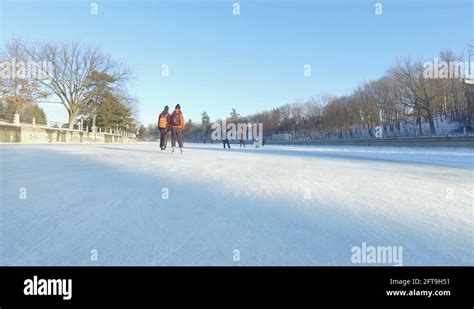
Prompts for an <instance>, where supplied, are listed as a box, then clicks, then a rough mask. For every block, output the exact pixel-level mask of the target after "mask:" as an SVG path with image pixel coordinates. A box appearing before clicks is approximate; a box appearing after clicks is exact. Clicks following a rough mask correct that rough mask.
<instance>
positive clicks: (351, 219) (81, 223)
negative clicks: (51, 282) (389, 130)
mask: <svg viewBox="0 0 474 309" xmlns="http://www.w3.org/2000/svg"><path fill="white" fill-rule="evenodd" d="M221 147H222V145H220V144H213V145H211V144H207V145H203V144H186V145H185V152H184V154H180V153H175V154H171V153H170V151H168V152H166V153H160V152H159V146H158V144H157V143H138V144H130V145H120V144H102V145H97V144H86V145H73V144H72V145H67V144H65V145H61V144H54V145H1V146H0V155H1V165H0V171H1V178H0V181H1V186H0V188H1V189H0V190H1V191H0V197H1V200H0V202H1V208H0V236H1V237H0V264H1V265H354V264H352V262H351V254H352V253H351V248H353V247H354V246H361V244H367V245H370V246H394V247H395V246H396V247H401V248H403V265H474V225H473V218H474V210H473V209H474V208H473V192H474V182H473V176H474V174H473V168H474V151H473V150H471V149H448V148H404V147H397V148H395V147H348V146H347V147H343V146H337V147H327V146H321V147H317V146H311V147H309V146H308V147H305V146H271V145H268V146H266V147H264V148H263V149H253V148H250V147H249V148H247V149H238V148H237V149H236V148H235V146H234V147H233V148H232V149H231V150H224V149H222V148H221Z"/></svg>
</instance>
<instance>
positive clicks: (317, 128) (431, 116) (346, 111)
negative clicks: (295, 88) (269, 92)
mask: <svg viewBox="0 0 474 309" xmlns="http://www.w3.org/2000/svg"><path fill="white" fill-rule="evenodd" d="M470 47H471V49H472V46H470ZM464 58H465V54H460V55H456V54H455V53H454V52H452V51H450V50H444V51H442V52H441V53H440V54H439V58H438V59H439V62H440V63H441V62H445V63H459V62H468V61H467V59H464ZM431 61H433V60H431ZM426 69H427V66H426V61H421V60H412V59H410V58H405V59H402V60H397V61H395V63H394V64H393V65H392V66H391V67H390V68H389V69H388V70H387V71H386V73H385V74H384V75H383V76H382V77H381V78H379V79H377V80H375V81H370V82H366V83H363V84H361V85H359V86H358V87H357V88H356V89H355V90H354V91H353V92H351V93H350V94H348V95H343V96H334V95H331V94H319V95H316V96H313V97H310V98H309V99H307V100H304V101H296V102H293V103H289V104H285V105H282V106H279V107H276V108H273V109H272V110H267V111H263V112H259V113H256V114H253V115H247V116H240V115H239V114H238V113H237V111H236V110H235V109H233V110H232V111H231V112H230V114H229V116H228V117H227V118H226V121H227V123H229V122H235V123H245V122H251V123H255V122H258V123H263V127H264V136H265V137H266V138H267V139H271V138H272V136H274V135H275V134H287V135H290V136H291V137H292V138H294V139H318V138H333V137H334V138H367V137H374V134H375V128H376V127H377V126H380V127H382V129H383V133H384V135H385V136H419V135H432V134H436V133H438V131H439V129H438V128H440V127H441V123H442V122H449V123H455V124H456V125H457V126H458V127H466V128H467V129H468V130H472V121H473V113H474V103H473V98H472V93H473V89H472V87H473V85H472V84H468V83H466V82H465V81H464V79H463V78H452V77H450V76H451V75H449V74H447V73H448V72H445V73H446V74H444V75H443V74H439V77H438V78H428V77H426ZM449 69H451V68H449V67H444V68H442V69H441V70H440V71H443V70H449ZM216 121H221V120H219V119H218V120H216ZM211 126H212V122H211V120H210V118H209V116H208V114H207V112H203V113H202V115H201V123H200V124H195V123H191V122H190V123H189V127H188V129H187V131H186V132H185V133H186V135H185V136H186V137H187V138H188V139H191V140H196V141H198V140H200V141H206V140H209V138H210V131H211ZM443 133H444V132H443Z"/></svg>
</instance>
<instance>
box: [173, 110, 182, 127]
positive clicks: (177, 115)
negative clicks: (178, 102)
mask: <svg viewBox="0 0 474 309" xmlns="http://www.w3.org/2000/svg"><path fill="white" fill-rule="evenodd" d="M180 116H181V113H173V114H172V115H171V125H172V126H173V127H179V126H180V125H181V117H180Z"/></svg>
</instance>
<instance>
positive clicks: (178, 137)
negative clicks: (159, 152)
mask: <svg viewBox="0 0 474 309" xmlns="http://www.w3.org/2000/svg"><path fill="white" fill-rule="evenodd" d="M176 141H178V145H179V148H183V129H181V128H173V127H172V128H171V146H173V147H175V146H176Z"/></svg>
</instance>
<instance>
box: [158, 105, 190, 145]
mask: <svg viewBox="0 0 474 309" xmlns="http://www.w3.org/2000/svg"><path fill="white" fill-rule="evenodd" d="M168 111H169V107H168V105H166V106H165V108H164V110H163V111H162V112H161V114H160V116H158V128H159V130H160V148H161V151H162V152H163V151H165V149H166V144H167V140H168V132H170V131H171V152H174V150H175V146H176V141H178V146H179V150H180V151H181V153H183V130H184V125H185V121H184V116H183V113H182V112H181V106H180V105H179V104H176V106H175V108H174V111H173V113H171V115H170V113H169V112H168Z"/></svg>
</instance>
